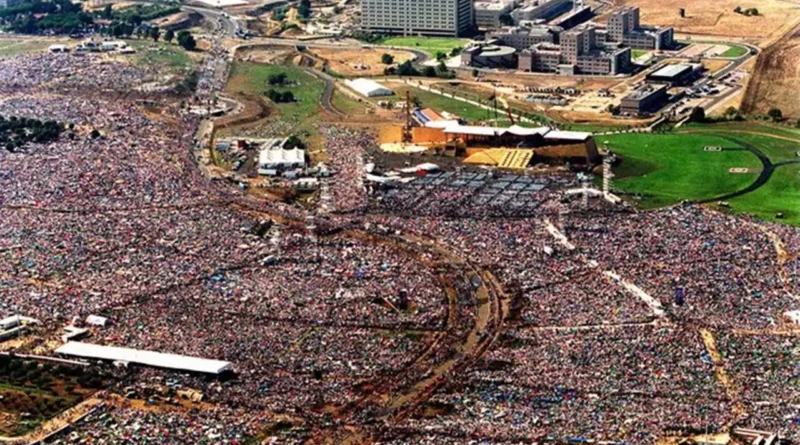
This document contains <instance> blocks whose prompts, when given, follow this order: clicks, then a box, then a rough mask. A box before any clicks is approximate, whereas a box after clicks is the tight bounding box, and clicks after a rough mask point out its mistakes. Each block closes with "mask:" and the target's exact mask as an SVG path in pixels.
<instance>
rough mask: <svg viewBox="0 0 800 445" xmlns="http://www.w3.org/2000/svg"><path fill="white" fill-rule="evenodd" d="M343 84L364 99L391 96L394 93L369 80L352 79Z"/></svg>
mask: <svg viewBox="0 0 800 445" xmlns="http://www.w3.org/2000/svg"><path fill="white" fill-rule="evenodd" d="M345 84H346V85H347V86H348V87H350V88H351V89H352V90H353V91H355V92H356V93H358V94H360V95H362V96H364V97H379V96H392V95H394V91H392V90H390V89H389V88H386V87H385V86H383V85H381V84H379V83H378V82H375V81H374V80H370V79H363V78H361V79H353V80H347V81H345Z"/></svg>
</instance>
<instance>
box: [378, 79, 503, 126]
mask: <svg viewBox="0 0 800 445" xmlns="http://www.w3.org/2000/svg"><path fill="white" fill-rule="evenodd" d="M387 86H388V87H389V88H391V89H392V90H394V92H395V95H396V96H395V99H394V100H395V101H397V100H402V99H401V98H403V97H405V95H406V91H411V96H412V97H413V98H414V99H416V100H417V102H418V103H419V105H420V106H421V107H423V108H425V107H430V108H433V109H434V110H436V111H446V112H448V113H452V114H455V115H457V116H459V117H461V118H463V119H466V120H467V121H469V122H470V123H473V122H480V121H485V120H487V119H492V118H493V117H494V113H493V112H491V111H489V110H485V109H483V108H480V107H476V106H475V105H471V104H468V103H465V102H461V101H458V100H455V99H451V98H449V97H445V96H440V95H438V94H434V93H430V92H428V91H423V90H420V89H418V88H414V87H411V86H408V85H406V84H404V83H401V82H391V83H387ZM381 100H386V98H381ZM499 113H501V114H502V112H499Z"/></svg>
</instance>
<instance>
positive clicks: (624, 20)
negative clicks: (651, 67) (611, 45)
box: [606, 6, 675, 50]
mask: <svg viewBox="0 0 800 445" xmlns="http://www.w3.org/2000/svg"><path fill="white" fill-rule="evenodd" d="M606 38H607V39H608V41H609V42H615V43H621V44H623V45H625V46H629V47H631V48H637V49H655V50H662V49H668V48H672V47H673V46H674V45H675V32H674V30H673V29H672V28H654V27H644V26H642V25H641V24H640V23H639V8H638V7H634V6H625V7H623V8H620V9H618V10H616V11H614V12H612V13H611V14H609V16H608V33H607V36H606Z"/></svg>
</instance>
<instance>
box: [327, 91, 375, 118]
mask: <svg viewBox="0 0 800 445" xmlns="http://www.w3.org/2000/svg"><path fill="white" fill-rule="evenodd" d="M331 101H332V102H333V106H334V107H336V109H337V110H339V111H341V112H343V113H346V114H349V115H355V114H366V110H367V109H369V108H370V106H369V104H368V103H361V102H359V101H357V100H355V99H353V98H351V97H350V96H348V95H346V94H344V93H342V92H340V91H334V92H333V99H332V100H331Z"/></svg>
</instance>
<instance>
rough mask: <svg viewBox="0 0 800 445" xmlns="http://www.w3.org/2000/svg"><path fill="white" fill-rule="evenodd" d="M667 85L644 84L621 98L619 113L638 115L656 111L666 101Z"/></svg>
mask: <svg viewBox="0 0 800 445" xmlns="http://www.w3.org/2000/svg"><path fill="white" fill-rule="evenodd" d="M668 88H669V86H668V85H653V84H646V85H645V86H643V87H641V88H639V89H638V90H634V91H633V92H631V93H630V94H628V95H627V96H625V97H623V98H622V101H621V102H620V106H619V108H620V112H621V113H624V114H632V115H638V114H641V113H648V112H653V111H656V110H658V109H659V108H661V107H663V106H664V103H666V101H667V99H668V95H667V89H668Z"/></svg>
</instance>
